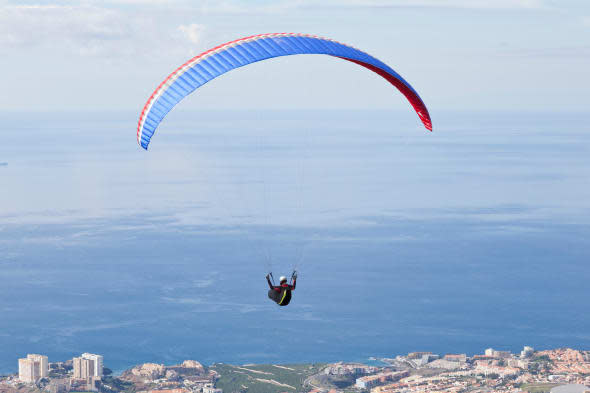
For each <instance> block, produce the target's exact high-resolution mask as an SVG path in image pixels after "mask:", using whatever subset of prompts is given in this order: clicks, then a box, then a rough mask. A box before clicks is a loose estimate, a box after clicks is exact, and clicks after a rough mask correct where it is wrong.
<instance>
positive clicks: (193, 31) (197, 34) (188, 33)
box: [178, 23, 205, 45]
mask: <svg viewBox="0 0 590 393" xmlns="http://www.w3.org/2000/svg"><path fill="white" fill-rule="evenodd" d="M204 30H205V26H203V25H199V24H196V23H192V24H190V25H180V26H178V31H180V32H181V33H182V34H183V35H184V37H185V38H186V39H187V40H188V41H189V42H190V43H192V44H195V45H196V44H200V43H201V41H202V35H203V31H204Z"/></svg>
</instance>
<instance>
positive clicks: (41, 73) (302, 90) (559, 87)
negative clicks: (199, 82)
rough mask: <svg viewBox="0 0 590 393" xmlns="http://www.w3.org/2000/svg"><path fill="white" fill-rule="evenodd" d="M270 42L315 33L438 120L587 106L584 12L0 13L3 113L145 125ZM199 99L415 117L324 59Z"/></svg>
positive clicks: (313, 4)
mask: <svg viewBox="0 0 590 393" xmlns="http://www.w3.org/2000/svg"><path fill="white" fill-rule="evenodd" d="M266 32H302V33H309V34H317V35H321V36H326V37H329V38H333V39H336V40H338V41H342V42H345V43H348V44H351V45H353V46H355V47H358V48H360V49H362V50H364V51H366V52H368V53H370V54H372V55H374V56H375V57H377V58H379V59H381V60H383V61H384V62H386V63H387V64H389V65H390V66H392V67H393V68H394V69H395V70H396V71H398V72H399V73H400V74H401V75H402V76H403V77H404V78H406V79H407V80H408V81H409V82H410V83H411V84H412V85H413V86H414V87H415V88H416V90H417V91H418V92H419V93H420V95H421V96H422V98H423V100H424V101H425V102H426V104H427V106H428V107H430V108H431V112H432V114H433V117H434V118H435V119H436V115H437V112H439V111H445V110H464V111H473V110H477V111H482V110H483V111H494V110H513V111H523V110H525V111H533V112H535V111H536V112H545V111H556V112H570V111H585V110H586V109H587V105H588V93H587V92H588V91H590V78H588V77H587V73H588V71H587V70H588V69H590V4H589V3H588V2H586V1H583V0H580V1H550V0H439V1H437V0H415V1H412V0H367V1H361V0H342V1H331V0H329V1H312V0H296V1H250V0H249V1H186V0H177V1H165V0H110V1H109V0H107V1H92V0H86V1H67V0H66V1H28V0H22V1H20V0H19V1H10V0H2V1H0V56H1V57H2V71H3V72H2V73H0V83H1V84H2V86H3V89H4V93H3V94H2V95H0V111H11V112H14V111H17V112H22V111H55V110H58V111H102V110H136V111H137V112H139V111H140V109H141V107H142V106H143V103H144V102H145V100H147V98H148V97H149V95H150V94H151V92H152V91H153V89H154V88H155V87H156V86H157V85H158V84H159V83H160V81H161V80H163V79H164V78H165V77H166V76H167V75H168V74H169V73H170V72H171V71H173V70H174V69H175V68H176V67H177V66H178V65H180V64H182V63H183V62H184V61H186V60H187V59H189V58H190V57H192V56H194V55H196V54H198V53H200V52H201V51H203V50H206V49H207V48H210V47H212V46H215V45H218V44H220V43H223V42H227V41H230V40H233V39H236V38H240V37H243V36H247V35H251V34H259V33H266ZM302 81H305V83H302ZM277 86H279V87H280V88H277ZM199 93H200V94H196V95H193V96H191V97H190V98H189V99H188V100H186V102H183V103H182V104H181V107H182V108H183V109H251V108H270V109H309V108H320V109H326V108H329V109H367V108H373V109H374V108H380V109H397V110H403V109H407V103H406V102H405V100H404V99H403V97H402V96H401V95H400V94H398V93H397V92H394V91H392V88H391V86H389V85H388V84H386V83H383V80H381V78H380V77H378V76H376V75H372V74H371V73H370V72H366V71H365V70H362V69H358V67H357V66H355V65H354V64H345V63H344V62H341V61H338V60H336V59H332V58H329V57H327V56H294V57H290V58H281V59H274V60H271V61H267V62H264V64H253V65H251V66H249V67H247V69H239V70H234V71H232V72H231V73H229V74H227V75H224V76H223V78H219V80H217V81H215V86H214V87H211V86H204V87H203V88H202V89H201V91H200V92H199Z"/></svg>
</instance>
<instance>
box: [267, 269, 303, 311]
mask: <svg viewBox="0 0 590 393" xmlns="http://www.w3.org/2000/svg"><path fill="white" fill-rule="evenodd" d="M266 281H267V282H268V286H269V287H270V289H269V290H268V297H269V298H270V299H271V300H272V301H274V302H275V303H276V304H278V305H279V306H286V305H287V304H289V302H290V301H291V291H294V290H295V286H296V285H297V271H295V270H293V273H292V274H291V280H290V281H289V283H288V284H287V283H285V284H282V285H274V281H275V278H274V277H273V275H272V272H271V273H268V274H267V275H266ZM279 284H280V283H279Z"/></svg>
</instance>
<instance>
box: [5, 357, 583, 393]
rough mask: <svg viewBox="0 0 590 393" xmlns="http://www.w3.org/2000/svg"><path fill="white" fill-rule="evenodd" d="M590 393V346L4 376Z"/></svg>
mask: <svg viewBox="0 0 590 393" xmlns="http://www.w3.org/2000/svg"><path fill="white" fill-rule="evenodd" d="M25 392H26V393H43V392H46V393H69V392H103V393H118V392H124V393H224V392H225V393H233V392H240V393H246V392H260V393H264V392H269V393H270V392H276V393H279V392H309V393H353V392H354V393H426V392H453V393H463V392H470V393H479V392H481V393H490V392H502V393H525V392H529V393H541V392H551V393H590V351H581V350H575V349H570V348H561V349H551V350H540V351H536V350H535V349H534V348H532V347H529V346H525V347H524V348H523V349H522V351H520V353H516V354H515V353H511V352H509V351H501V350H495V349H493V348H488V349H485V350H484V351H482V353H481V354H476V355H472V356H468V355H467V354H445V355H439V354H435V353H432V352H411V353H408V354H406V355H398V356H395V357H391V358H379V359H372V360H371V361H370V362H367V364H362V363H347V362H338V363H331V364H303V365H280V364H275V365H252V364H249V365H240V366H237V365H226V364H213V365H211V366H207V367H206V366H203V365H202V364H201V363H199V362H198V361H195V360H185V361H183V362H182V363H180V364H176V365H171V366H165V365H163V364H156V363H146V364H141V365H137V366H135V367H132V368H130V369H128V370H126V371H124V372H122V373H121V374H120V375H118V376H114V375H112V372H111V370H109V369H108V368H107V367H105V366H104V365H103V356H101V355H97V354H91V353H83V354H81V355H80V356H78V357H74V358H72V359H69V360H66V361H62V362H49V359H48V358H47V356H44V355H39V354H29V355H27V356H26V357H24V358H21V359H18V373H14V374H11V375H4V376H0V393H25Z"/></svg>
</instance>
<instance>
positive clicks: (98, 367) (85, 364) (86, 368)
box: [72, 353, 103, 379]
mask: <svg viewBox="0 0 590 393" xmlns="http://www.w3.org/2000/svg"><path fill="white" fill-rule="evenodd" d="M72 362H73V366H74V378H76V379H79V378H90V377H102V375H103V365H102V362H103V357H102V356H101V355H95V354H93V353H83V354H82V355H81V356H80V357H78V358H74V359H73V360H72Z"/></svg>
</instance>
